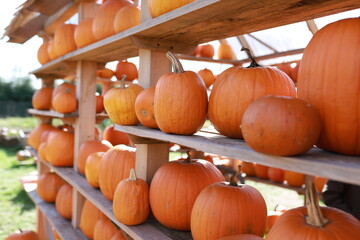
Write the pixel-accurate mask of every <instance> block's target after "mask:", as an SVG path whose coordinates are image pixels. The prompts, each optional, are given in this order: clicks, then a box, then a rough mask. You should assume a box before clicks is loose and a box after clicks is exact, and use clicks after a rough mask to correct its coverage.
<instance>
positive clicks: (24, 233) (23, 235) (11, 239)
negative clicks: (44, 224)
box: [5, 229, 39, 240]
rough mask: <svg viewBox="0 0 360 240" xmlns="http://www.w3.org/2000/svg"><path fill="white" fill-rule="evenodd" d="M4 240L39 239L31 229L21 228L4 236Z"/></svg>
mask: <svg viewBox="0 0 360 240" xmlns="http://www.w3.org/2000/svg"><path fill="white" fill-rule="evenodd" d="M5 240H39V236H38V234H37V233H36V232H34V231H32V230H21V229H19V232H18V233H17V232H16V233H12V234H10V235H9V236H7V237H6V238H5Z"/></svg>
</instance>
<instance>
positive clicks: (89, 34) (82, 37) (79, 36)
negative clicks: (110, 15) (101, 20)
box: [74, 18, 96, 48]
mask: <svg viewBox="0 0 360 240" xmlns="http://www.w3.org/2000/svg"><path fill="white" fill-rule="evenodd" d="M93 21H94V19H93V18H86V19H83V20H81V21H80V23H79V25H77V26H76V28H75V32H74V40H75V43H76V46H77V47H78V48H82V47H85V46H87V45H89V44H91V43H93V42H95V41H96V39H95V36H94V33H93V31H92V25H93Z"/></svg>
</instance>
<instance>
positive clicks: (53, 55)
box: [47, 39, 60, 60]
mask: <svg viewBox="0 0 360 240" xmlns="http://www.w3.org/2000/svg"><path fill="white" fill-rule="evenodd" d="M47 51H48V54H49V57H50V59H51V60H54V59H55V58H58V57H60V55H58V54H57V52H56V50H55V45H54V39H51V40H50V41H49V45H48V48H47Z"/></svg>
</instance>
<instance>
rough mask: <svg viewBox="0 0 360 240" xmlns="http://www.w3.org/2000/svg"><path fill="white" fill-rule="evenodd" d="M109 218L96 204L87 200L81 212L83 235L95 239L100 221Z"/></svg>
mask: <svg viewBox="0 0 360 240" xmlns="http://www.w3.org/2000/svg"><path fill="white" fill-rule="evenodd" d="M105 218H107V217H106V216H105V215H104V214H103V213H102V212H101V211H100V210H99V209H98V208H97V207H96V206H95V205H94V204H92V203H91V202H90V201H89V200H87V199H86V200H85V202H84V205H83V208H82V210H81V216H80V225H79V228H80V229H81V231H82V232H83V234H84V235H85V236H86V237H88V238H90V239H94V228H95V225H96V223H97V221H98V220H100V219H105Z"/></svg>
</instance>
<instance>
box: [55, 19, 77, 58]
mask: <svg viewBox="0 0 360 240" xmlns="http://www.w3.org/2000/svg"><path fill="white" fill-rule="evenodd" d="M75 28H76V25H74V24H62V25H61V26H59V27H58V28H57V29H56V31H55V33H54V42H53V44H54V48H55V52H56V55H57V56H62V55H65V54H67V53H69V52H72V51H74V50H76V49H77V46H76V43H75V39H74V32H75Z"/></svg>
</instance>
